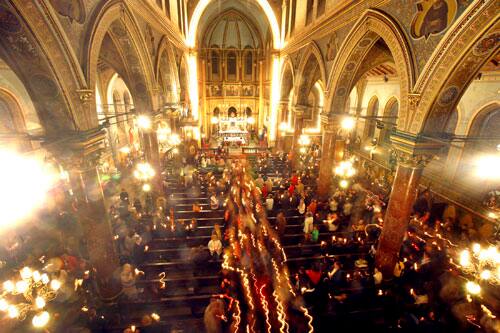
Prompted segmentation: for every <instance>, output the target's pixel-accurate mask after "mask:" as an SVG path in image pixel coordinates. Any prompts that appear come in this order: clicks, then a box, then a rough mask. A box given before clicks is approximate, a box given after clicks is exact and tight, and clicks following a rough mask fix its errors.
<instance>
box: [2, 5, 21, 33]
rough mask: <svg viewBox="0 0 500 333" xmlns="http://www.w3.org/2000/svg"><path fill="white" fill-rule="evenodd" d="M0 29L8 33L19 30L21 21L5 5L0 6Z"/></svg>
mask: <svg viewBox="0 0 500 333" xmlns="http://www.w3.org/2000/svg"><path fill="white" fill-rule="evenodd" d="M0 30H2V31H5V32H8V33H16V32H19V31H21V22H19V20H18V19H17V17H16V15H14V14H13V13H12V12H11V11H9V10H8V9H7V8H5V7H0Z"/></svg>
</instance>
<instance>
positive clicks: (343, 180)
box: [339, 179, 349, 188]
mask: <svg viewBox="0 0 500 333" xmlns="http://www.w3.org/2000/svg"><path fill="white" fill-rule="evenodd" d="M339 185H340V187H342V188H347V187H348V186H349V182H348V181H347V180H345V179H342V180H341V181H340V182H339Z"/></svg>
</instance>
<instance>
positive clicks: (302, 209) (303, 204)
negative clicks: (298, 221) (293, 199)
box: [297, 197, 306, 215]
mask: <svg viewBox="0 0 500 333" xmlns="http://www.w3.org/2000/svg"><path fill="white" fill-rule="evenodd" d="M297 208H298V210H299V214H300V215H304V213H305V212H306V202H305V200H304V197H300V201H299V206H298V207H297Z"/></svg>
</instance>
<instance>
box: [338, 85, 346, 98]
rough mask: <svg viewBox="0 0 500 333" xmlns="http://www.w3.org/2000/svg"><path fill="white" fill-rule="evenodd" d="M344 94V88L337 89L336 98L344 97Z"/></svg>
mask: <svg viewBox="0 0 500 333" xmlns="http://www.w3.org/2000/svg"><path fill="white" fill-rule="evenodd" d="M345 92H346V89H345V88H344V87H340V88H339V89H337V95H338V96H344V95H345Z"/></svg>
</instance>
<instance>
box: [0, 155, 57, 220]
mask: <svg viewBox="0 0 500 333" xmlns="http://www.w3.org/2000/svg"><path fill="white" fill-rule="evenodd" d="M0 160H1V161H2V163H1V164H0V184H2V190H1V191H0V211H1V212H2V219H1V220H0V227H1V228H4V227H11V226H12V225H14V224H15V223H16V222H19V221H20V220H22V219H24V218H25V217H27V216H28V215H29V214H30V213H31V212H32V211H33V210H34V209H35V208H37V207H40V206H41V205H42V204H43V203H44V201H45V197H46V194H47V192H48V191H49V190H50V189H51V188H52V186H53V185H54V184H55V182H56V181H57V180H59V171H58V170H57V171H56V170H49V169H48V165H47V164H46V163H44V162H42V161H41V160H38V159H35V158H33V157H28V156H26V155H20V154H17V153H15V152H11V151H0ZM27 189H29V190H27Z"/></svg>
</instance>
